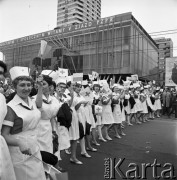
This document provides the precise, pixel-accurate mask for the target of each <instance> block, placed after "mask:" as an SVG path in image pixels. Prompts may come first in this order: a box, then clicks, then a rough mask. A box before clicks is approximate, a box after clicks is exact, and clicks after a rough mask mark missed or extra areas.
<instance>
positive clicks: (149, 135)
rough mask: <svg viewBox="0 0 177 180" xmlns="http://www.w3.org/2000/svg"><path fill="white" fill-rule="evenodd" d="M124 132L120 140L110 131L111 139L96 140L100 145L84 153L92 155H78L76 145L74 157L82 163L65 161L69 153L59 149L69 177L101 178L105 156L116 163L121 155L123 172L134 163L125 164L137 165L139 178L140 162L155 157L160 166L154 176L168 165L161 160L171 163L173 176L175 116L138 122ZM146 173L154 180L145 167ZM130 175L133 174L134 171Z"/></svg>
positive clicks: (176, 139) (176, 166) (74, 179)
mask: <svg viewBox="0 0 177 180" xmlns="http://www.w3.org/2000/svg"><path fill="white" fill-rule="evenodd" d="M124 132H125V133H126V136H124V137H123V138H122V139H116V138H114V132H113V131H110V136H111V137H112V138H113V141H109V142H106V143H105V142H100V144H101V146H97V147H96V148H97V149H98V152H88V153H89V154H90V155H91V156H92V158H83V157H81V156H80V145H79V144H78V148H77V149H78V151H77V152H78V159H79V160H81V161H82V162H83V163H84V164H83V165H75V164H71V163H70V162H69V158H70V156H69V155H66V154H65V153H64V152H63V153H62V155H61V157H62V161H61V166H62V167H63V168H65V169H67V170H68V175H69V180H104V179H105V178H104V175H105V171H106V170H105V165H104V164H105V158H112V160H113V159H114V158H116V159H115V162H116V163H117V162H118V161H119V158H121V159H123V158H125V160H124V161H123V162H122V164H121V166H120V169H121V171H122V172H123V173H124V174H126V172H127V171H128V170H130V169H131V170H132V169H134V166H131V167H129V165H130V163H134V164H137V166H138V168H139V176H140V178H139V179H142V177H143V174H142V173H143V171H142V169H143V168H142V164H143V163H146V164H147V163H150V164H151V165H152V164H153V163H154V161H155V160H156V162H155V163H156V164H157V163H160V165H161V167H157V175H158V176H161V173H162V172H163V171H164V170H167V169H169V168H170V167H171V166H170V167H169V166H168V165H167V166H165V167H164V165H165V163H171V165H172V166H173V167H174V171H173V173H172V176H177V120H176V119H174V118H171V119H167V117H165V116H163V117H161V118H156V119H154V120H151V121H150V122H146V123H143V124H141V125H136V124H134V126H127V127H125V129H124ZM115 165H116V164H115ZM112 172H113V171H112ZM118 172H119V170H118ZM119 173H120V172H119ZM146 173H147V175H146V177H147V178H146V179H148V180H153V179H155V178H153V170H152V167H150V168H147V170H146ZM120 174H121V173H120ZM113 175H114V176H112V179H120V180H121V179H123V176H122V178H121V177H120V175H119V174H118V173H116V172H115V173H114V174H113ZM121 175H122V174H121ZM131 175H135V172H133V173H132V174H131ZM164 175H165V177H166V176H168V175H170V170H169V171H168V172H167V173H166V174H164ZM135 179H138V178H135ZM160 179H163V178H160ZM174 179H175V178H174ZM176 179H177V178H176Z"/></svg>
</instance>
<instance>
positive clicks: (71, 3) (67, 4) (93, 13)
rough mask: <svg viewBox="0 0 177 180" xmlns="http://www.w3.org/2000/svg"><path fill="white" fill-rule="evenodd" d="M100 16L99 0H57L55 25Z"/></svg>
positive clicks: (68, 23)
mask: <svg viewBox="0 0 177 180" xmlns="http://www.w3.org/2000/svg"><path fill="white" fill-rule="evenodd" d="M100 18H101V0H58V6H57V27H60V26H66V25H74V24H78V23H83V22H87V21H93V20H97V19H100Z"/></svg>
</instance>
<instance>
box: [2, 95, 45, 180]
mask: <svg viewBox="0 0 177 180" xmlns="http://www.w3.org/2000/svg"><path fill="white" fill-rule="evenodd" d="M28 102H29V105H27V104H26V103H25V102H24V101H23V100H22V99H21V98H20V97H19V96H18V95H15V97H14V98H13V99H12V100H11V101H10V102H9V103H8V106H9V107H10V108H11V109H12V110H10V109H9V110H8V113H7V115H6V118H5V120H4V122H3V124H4V125H6V126H10V127H11V136H13V137H14V138H15V139H21V140H22V142H24V144H26V145H27V147H30V148H31V151H32V155H33V156H28V155H25V154H22V153H21V151H20V149H19V147H18V146H9V151H10V154H11V158H12V162H13V165H14V170H15V175H16V179H17V180H29V179H30V180H45V179H46V177H45V173H44V167H43V163H42V162H41V161H40V160H41V159H42V158H41V153H40V148H39V145H38V141H37V125H38V123H39V120H40V116H41V113H40V111H39V110H38V109H37V107H36V103H35V101H33V100H32V99H30V98H28ZM34 156H35V157H36V158H37V159H36V158H35V157H34ZM38 159H39V160H38Z"/></svg>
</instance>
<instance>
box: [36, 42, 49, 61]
mask: <svg viewBox="0 0 177 180" xmlns="http://www.w3.org/2000/svg"><path fill="white" fill-rule="evenodd" d="M51 49H52V46H49V45H48V44H47V42H46V41H44V40H41V46H40V49H39V53H38V57H42V59H45V58H46V57H47V55H48V54H49V52H50V51H51Z"/></svg>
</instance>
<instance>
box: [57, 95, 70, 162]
mask: <svg viewBox="0 0 177 180" xmlns="http://www.w3.org/2000/svg"><path fill="white" fill-rule="evenodd" d="M57 100H58V102H59V104H60V105H59V107H61V106H62V104H63V103H68V101H67V100H66V99H65V98H64V97H62V98H61V99H58V98H57ZM61 101H62V102H61ZM56 132H57V135H58V143H59V147H58V149H59V151H61V150H64V149H68V148H69V147H70V146H71V144H70V136H69V131H68V129H67V127H65V126H62V125H60V123H59V122H57V127H56ZM59 151H58V152H56V153H55V155H57V156H58V158H59V159H60V152H59Z"/></svg>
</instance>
